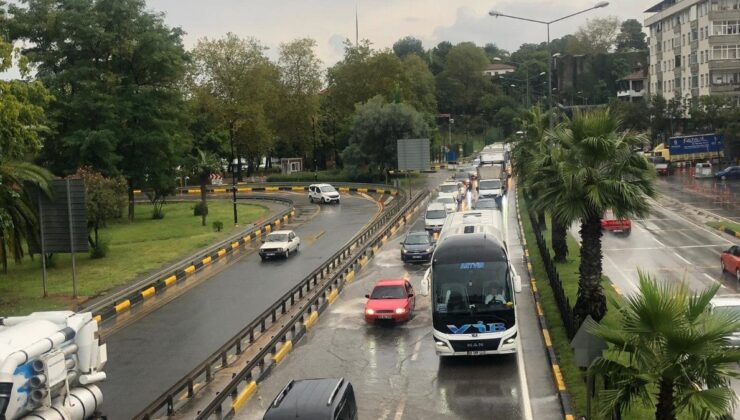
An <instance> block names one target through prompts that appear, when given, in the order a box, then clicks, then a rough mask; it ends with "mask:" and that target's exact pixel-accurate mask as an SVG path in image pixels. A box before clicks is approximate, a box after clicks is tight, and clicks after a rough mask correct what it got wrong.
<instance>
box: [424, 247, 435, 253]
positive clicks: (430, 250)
mask: <svg viewBox="0 0 740 420" xmlns="http://www.w3.org/2000/svg"><path fill="white" fill-rule="evenodd" d="M432 249H434V248H432V247H429V248H427V249H426V251H424V252H432Z"/></svg>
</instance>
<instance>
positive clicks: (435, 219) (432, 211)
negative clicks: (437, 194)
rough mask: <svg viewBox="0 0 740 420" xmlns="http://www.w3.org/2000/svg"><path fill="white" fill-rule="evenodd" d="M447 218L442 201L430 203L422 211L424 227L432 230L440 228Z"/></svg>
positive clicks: (435, 230)
mask: <svg viewBox="0 0 740 420" xmlns="http://www.w3.org/2000/svg"><path fill="white" fill-rule="evenodd" d="M446 218H447V210H446V209H445V205H444V204H442V203H431V204H430V205H429V207H427V211H426V213H424V229H426V230H428V231H432V232H439V231H440V230H442V225H444V224H445V219H446Z"/></svg>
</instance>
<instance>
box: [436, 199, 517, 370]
mask: <svg viewBox="0 0 740 420" xmlns="http://www.w3.org/2000/svg"><path fill="white" fill-rule="evenodd" d="M504 229H505V227H504V224H503V217H502V213H501V211H499V210H479V211H466V212H460V213H454V214H450V215H449V216H448V217H447V220H446V221H445V224H444V226H443V227H442V233H441V235H440V238H439V241H438V244H437V248H436V249H435V251H434V255H433V257H432V267H431V269H430V272H429V278H428V282H429V285H430V289H431V293H432V297H431V298H432V325H433V336H434V342H435V349H436V352H437V354H438V355H440V356H469V355H485V354H511V353H516V351H517V345H516V343H517V341H516V335H517V322H516V308H515V306H516V293H518V292H520V291H521V280H520V279H519V276H518V275H517V274H516V272H515V270H514V268H513V267H512V265H511V261H510V260H509V256H508V250H507V247H506V241H505V237H504V234H503V232H504Z"/></svg>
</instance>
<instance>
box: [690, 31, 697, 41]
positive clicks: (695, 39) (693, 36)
mask: <svg viewBox="0 0 740 420" xmlns="http://www.w3.org/2000/svg"><path fill="white" fill-rule="evenodd" d="M698 40H699V30H697V29H696V28H693V29H692V30H691V41H698Z"/></svg>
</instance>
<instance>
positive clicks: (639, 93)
mask: <svg viewBox="0 0 740 420" xmlns="http://www.w3.org/2000/svg"><path fill="white" fill-rule="evenodd" d="M643 96H645V89H643V90H638V91H635V90H631V89H630V90H620V91H617V97H618V98H623V97H630V98H642V97H643Z"/></svg>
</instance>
